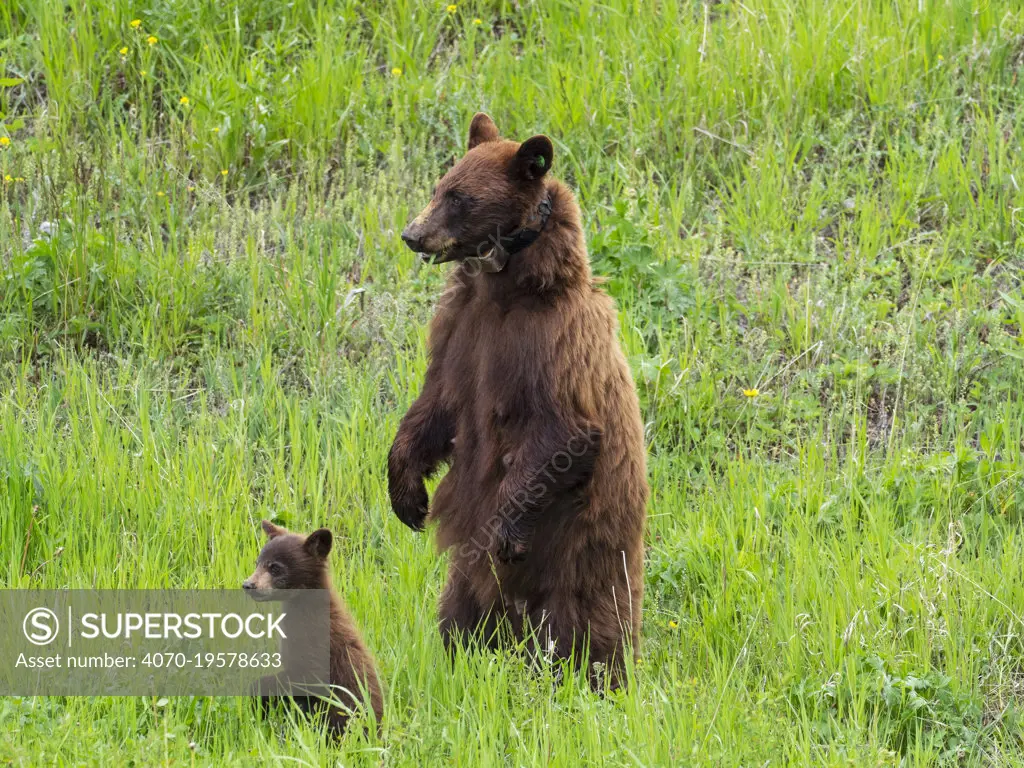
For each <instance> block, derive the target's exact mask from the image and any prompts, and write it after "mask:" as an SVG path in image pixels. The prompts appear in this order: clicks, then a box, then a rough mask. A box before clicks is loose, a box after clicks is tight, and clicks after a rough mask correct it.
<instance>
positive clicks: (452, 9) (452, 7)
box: [445, 3, 459, 13]
mask: <svg viewBox="0 0 1024 768" xmlns="http://www.w3.org/2000/svg"><path fill="white" fill-rule="evenodd" d="M445 10H446V11H448V13H455V12H456V11H457V10H459V6H457V5H456V4H455V3H452V4H451V5H449V6H448V7H447V8H445Z"/></svg>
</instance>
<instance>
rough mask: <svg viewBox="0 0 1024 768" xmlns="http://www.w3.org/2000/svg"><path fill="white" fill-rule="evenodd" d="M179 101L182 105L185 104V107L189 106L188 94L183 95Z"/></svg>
mask: <svg viewBox="0 0 1024 768" xmlns="http://www.w3.org/2000/svg"><path fill="white" fill-rule="evenodd" d="M178 103H179V104H181V106H183V107H187V106H188V96H182V97H181V98H180V99H178Z"/></svg>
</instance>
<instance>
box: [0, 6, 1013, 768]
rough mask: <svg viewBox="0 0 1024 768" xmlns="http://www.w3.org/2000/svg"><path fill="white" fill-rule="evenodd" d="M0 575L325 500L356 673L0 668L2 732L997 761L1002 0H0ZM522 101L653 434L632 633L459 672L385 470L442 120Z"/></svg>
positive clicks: (709, 758) (49, 745)
mask: <svg viewBox="0 0 1024 768" xmlns="http://www.w3.org/2000/svg"><path fill="white" fill-rule="evenodd" d="M0 63H2V66H0V177H2V179H0V585H2V586H4V587H7V588H28V587H40V588H65V587H67V588H92V587H95V588H115V587H124V588H128V587H131V588H142V587H146V588H158V587H160V588H162V587H174V588H219V587H224V586H231V587H233V586H236V585H239V584H240V583H241V581H242V579H243V578H244V577H246V576H247V575H248V574H249V573H250V571H251V569H252V566H253V563H254V562H255V558H256V554H257V552H258V551H259V547H260V546H261V543H262V538H261V535H260V533H259V530H258V526H259V521H260V519H261V518H269V519H273V520H275V521H276V522H278V523H280V524H283V525H286V526H289V527H294V528H295V529H298V530H310V529H312V528H314V527H316V526H319V525H327V526H329V527H330V528H332V529H333V531H334V533H335V536H336V549H335V551H334V553H333V554H332V561H333V575H334V581H335V584H336V586H337V587H338V588H339V590H340V591H341V592H342V594H343V595H344V596H345V598H346V599H347V601H348V603H349V605H350V607H351V609H352V612H353V613H354V615H355V616H356V618H357V619H358V621H359V622H360V624H361V625H362V627H363V630H364V634H365V636H366V639H367V642H368V644H369V645H370V646H371V648H372V649H373V650H374V652H375V654H376V656H377V658H378V661H379V664H380V669H381V674H382V679H383V681H384V684H385V686H386V689H387V693H386V703H385V718H384V722H383V728H382V731H381V733H380V735H379V737H378V736H376V735H373V734H371V735H365V734H363V733H361V732H360V729H352V730H351V731H350V733H349V734H348V735H347V736H346V738H345V739H344V741H343V742H342V743H341V744H340V745H338V746H336V747H331V746H328V745H326V744H325V743H324V742H323V740H322V739H321V738H320V735H319V734H318V732H317V731H316V730H315V729H314V728H313V727H311V726H310V725H309V724H308V723H305V722H302V721H289V720H288V719H287V718H281V717H278V718H275V719H272V720H267V721H261V720H259V719H257V718H256V717H254V715H253V712H252V708H251V707H250V705H249V702H247V701H246V700H244V699H241V698H152V699H150V698H3V699H0V762H2V763H4V764H9V765H17V766H28V765H168V766H170V765H189V766H191V765H197V766H198V765H211V766H230V765H238V766H242V765H253V764H257V763H258V764H269V765H281V766H294V765H325V764H331V765H372V766H391V765H396V766H398V765H452V766H474V767H475V766H491V765H495V766H527V765H553V766H578V765H614V766H667V765H694V766H703V765H707V766H769V765H771V766H779V765H828V766H840V765H841V766H854V765H856V766H897V765H899V766H926V765H936V764H938V765H952V766H994V765H1014V764H1017V765H1020V764H1024V639H1022V638H1024V536H1022V529H1021V524H1022V510H1024V477H1022V472H1024V396H1022V391H1024V335H1022V332H1024V290H1022V269H1024V192H1022V190H1021V186H1022V185H1024V159H1022V158H1024V153H1022V148H1021V147H1022V143H1024V82H1022V79H1024V10H1022V8H1021V6H1020V4H1019V3H1018V2H1016V0H884V1H883V0H848V1H847V2H844V3H835V2H831V0H744V2H739V1H738V0H736V1H733V0H723V1H722V2H714V1H712V0H708V2H697V1H696V0H678V1H677V2H668V1H662V0H652V1H651V2H639V0H604V1H603V2H597V1H596V0H579V1H578V2H566V1H561V2H560V1H559V0H544V1H541V0H537V1H536V2H531V1H530V0H509V1H505V0H500V1H499V0H495V1H492V2H483V1H481V2H458V3H455V4H452V5H448V4H446V3H436V2H414V1H413V0H391V1H390V2H365V1H364V2H358V1H357V0H263V1H262V2H241V1H240V0H224V1H223V2H218V3H208V2H204V1H203V0H147V1H146V2H144V3H136V2H130V1H129V0H103V1H102V2H101V1H100V0H73V2H65V0H8V2H5V3H3V4H2V6H0ZM478 110H485V111H487V112H489V113H490V114H491V115H492V116H493V117H494V118H495V120H496V122H497V123H498V125H499V127H500V128H501V129H502V132H503V133H504V134H506V135H508V136H511V137H517V138H526V137H528V136H530V135H532V134H534V133H546V134H548V135H549V136H551V137H552V139H553V140H554V143H555V159H554V165H553V170H554V172H555V174H556V175H558V176H559V177H560V178H562V179H564V180H565V181H567V182H568V183H569V184H570V185H571V186H572V188H573V189H574V190H575V191H576V193H577V195H578V198H579V201H580V204H581V206H582V209H583V212H584V222H585V226H586V232H587V237H588V242H589V248H590V254H591V259H592V263H593V268H594V271H595V272H596V273H597V274H598V275H600V276H602V277H603V278H605V279H606V283H605V287H606V288H607V290H608V291H609V292H610V293H611V294H612V295H613V296H614V297H615V299H616V301H617V303H618V307H619V310H620V323H621V333H620V335H621V339H622V343H623V346H624V349H625V350H626V353H627V355H628V358H629V361H630V364H631V367H632V370H633V373H634V376H635V379H636V382H637V386H638V389H639V393H640V399H641V407H642V410H643V416H644V421H645V425H646V437H647V442H648V446H649V480H650V484H651V490H652V497H651V502H650V506H649V514H650V521H649V531H648V535H647V542H648V555H647V563H646V597H645V605H644V611H645V625H644V632H643V648H642V661H641V662H640V663H639V664H637V665H636V666H635V667H631V669H630V675H631V678H632V683H633V684H632V687H631V688H630V690H629V691H628V692H623V693H617V694H614V695H610V696H607V697H600V696H596V695H594V694H593V693H591V692H590V691H589V689H588V688H587V686H586V685H585V682H584V681H583V680H581V679H579V678H574V677H572V676H570V677H569V678H568V679H567V680H566V681H564V682H563V684H561V685H557V686H556V685H553V682H552V681H553V678H554V675H555V670H551V669H542V670H540V671H539V672H531V671H529V670H527V669H526V668H525V667H524V665H523V663H522V660H521V659H519V658H518V657H516V656H515V655H513V654H504V653H489V654H488V653H476V654H468V655H463V656H460V657H459V658H457V659H456V660H455V662H454V664H451V665H449V664H448V663H446V662H445V661H444V660H443V650H442V646H441V641H440V639H439V636H438V633H437V629H436V623H435V604H436V600H437V596H438V592H439V590H440V586H441V584H442V579H443V575H444V572H445V558H444V556H439V555H438V554H437V553H436V551H435V548H434V546H433V544H432V542H431V539H430V537H429V536H423V535H419V536H417V535H413V534H412V533H411V532H410V531H409V530H408V529H406V528H405V527H404V526H403V525H402V524H401V523H400V522H399V521H398V520H397V519H396V518H395V517H394V516H393V515H392V513H391V510H390V504H389V501H388V497H387V490H386V482H385V478H384V466H385V459H386V455H387V450H388V448H389V446H390V441H391V439H392V437H393V435H394V431H395V429H396V427H397V424H398V421H399V419H400V418H401V416H402V414H403V413H404V411H405V409H406V408H407V407H408V405H409V403H410V402H411V401H412V399H413V397H414V396H415V394H416V393H417V392H418V389H419V385H420V383H421V381H422V378H423V374H424V371H425V366H426V351H425V342H426V323H427V321H428V319H429V317H430V314H431V310H432V306H433V303H434V301H435V300H436V297H437V295H438V293H439V291H440V289H441V286H442V284H443V279H444V273H445V268H441V267H434V266H429V265H423V264H421V263H420V262H419V261H418V259H417V258H416V257H415V256H414V254H412V253H411V252H410V251H408V250H407V249H406V248H405V246H404V245H403V244H402V242H401V240H400V238H399V237H398V233H399V232H400V231H401V229H402V227H403V226H404V224H405V223H406V221H407V220H408V218H409V216H410V213H415V212H416V211H418V210H419V209H420V208H421V207H422V206H423V204H424V203H425V201H426V200H427V197H428V195H429V192H430V189H431V187H432V185H433V183H434V182H435V180H436V179H437V178H438V177H439V176H440V175H441V174H442V173H443V172H444V169H445V168H446V167H448V166H449V164H450V163H451V161H452V160H453V158H455V157H458V156H459V155H460V154H461V153H462V152H463V151H464V147H465V141H466V131H467V127H468V124H469V120H470V118H471V117H472V115H473V113H474V112H476V111H478Z"/></svg>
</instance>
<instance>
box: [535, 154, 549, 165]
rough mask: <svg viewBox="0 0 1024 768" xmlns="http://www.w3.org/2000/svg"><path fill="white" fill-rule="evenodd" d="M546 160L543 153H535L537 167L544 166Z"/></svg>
mask: <svg viewBox="0 0 1024 768" xmlns="http://www.w3.org/2000/svg"><path fill="white" fill-rule="evenodd" d="M546 162H547V160H545V159H544V155H537V167H538V168H543V167H544V163H546Z"/></svg>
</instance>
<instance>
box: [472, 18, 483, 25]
mask: <svg viewBox="0 0 1024 768" xmlns="http://www.w3.org/2000/svg"><path fill="white" fill-rule="evenodd" d="M483 23H484V22H483V19H473V26H476V27H479V26H480V25H481V24H483Z"/></svg>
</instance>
